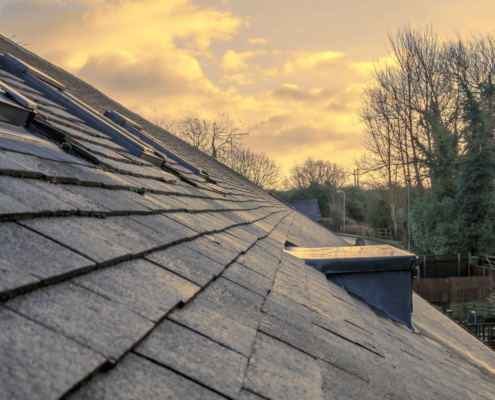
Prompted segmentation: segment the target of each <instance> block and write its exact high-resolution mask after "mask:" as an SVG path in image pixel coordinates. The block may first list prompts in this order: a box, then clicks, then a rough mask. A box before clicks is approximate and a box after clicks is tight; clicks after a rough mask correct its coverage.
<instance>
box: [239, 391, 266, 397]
mask: <svg viewBox="0 0 495 400" xmlns="http://www.w3.org/2000/svg"><path fill="white" fill-rule="evenodd" d="M263 399H266V397H260V396H258V395H257V394H254V393H252V392H249V391H247V390H245V389H243V390H241V394H240V395H239V400H263Z"/></svg>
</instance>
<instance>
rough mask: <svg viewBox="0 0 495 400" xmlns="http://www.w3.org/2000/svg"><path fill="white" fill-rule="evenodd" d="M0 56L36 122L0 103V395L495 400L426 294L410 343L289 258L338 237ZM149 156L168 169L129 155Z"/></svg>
mask: <svg viewBox="0 0 495 400" xmlns="http://www.w3.org/2000/svg"><path fill="white" fill-rule="evenodd" d="M0 51H1V52H2V53H4V54H5V53H6V54H8V55H9V56H7V55H5V56H3V57H0V84H2V85H8V86H9V87H11V88H12V89H13V90H15V91H16V92H17V93H18V94H19V95H20V96H22V97H25V99H27V100H29V101H30V102H33V103H34V104H35V105H36V108H35V109H34V108H28V107H27V105H28V103H27V101H26V102H25V103H22V102H21V103H19V102H17V101H16V100H15V96H13V95H10V97H4V96H7V94H6V93H7V91H5V90H3V92H0V97H1V99H3V100H5V104H8V105H12V106H14V107H21V111H22V113H24V114H23V115H28V114H29V113H30V112H31V113H32V114H34V111H36V114H34V119H33V120H32V122H31V123H30V124H28V123H27V120H24V119H22V118H19V119H15V120H14V119H9V118H8V117H6V112H7V111H6V110H8V107H6V108H1V107H0V119H2V118H3V119H2V120H1V121H0V321H1V324H0V399H30V400H32V399H70V400H83V399H84V400H86V399H103V400H109V399H119V400H120V399H212V400H213V399H232V400H234V399H239V400H259V399H265V400H266V399H274V400H275V399H281V400H282V399H284V400H286V399H289V400H291V399H294V400H296V399H297V400H300V399H339V398H345V399H348V398H359V399H361V398H373V399H386V398H393V399H473V400H474V399H492V398H493V394H492V393H493V388H494V385H495V370H494V367H493V366H494V365H495V357H494V354H495V353H494V352H493V351H492V350H491V349H490V348H488V347H487V346H486V345H484V344H483V343H482V342H481V341H479V340H478V339H477V338H475V337H474V336H473V335H471V334H470V333H469V332H467V331H465V330H464V329H463V328H461V327H460V326H459V325H457V324H456V323H455V322H454V321H452V320H451V319H450V318H448V317H447V316H446V315H443V314H442V313H440V312H439V311H437V310H436V309H435V308H434V307H432V306H431V305H429V304H428V303H426V302H425V301H424V300H423V299H421V298H420V297H419V296H417V295H415V294H413V303H414V311H413V313H412V324H413V325H414V328H415V331H413V330H412V329H410V328H408V327H407V326H406V325H405V324H403V323H398V322H397V320H395V321H394V320H393V319H392V318H390V317H389V316H388V315H387V314H386V312H384V311H383V310H382V309H380V308H379V307H377V306H374V305H372V304H369V302H365V301H363V297H362V296H357V295H355V294H353V293H352V292H351V291H350V290H347V287H342V284H339V283H336V281H329V280H327V278H326V276H325V274H324V273H322V272H320V271H318V270H317V269H315V268H314V267H313V266H311V265H308V263H306V262H305V261H303V260H302V259H300V258H297V257H294V256H293V255H291V254H289V252H287V251H284V244H285V243H286V242H290V243H292V244H294V246H297V247H299V248H327V249H328V248H335V247H339V248H342V247H346V245H347V243H346V242H345V241H344V240H342V239H341V238H340V237H338V236H336V235H335V234H333V233H332V232H331V231H329V230H327V229H326V228H324V227H323V226H321V225H319V224H317V223H315V222H313V221H311V220H310V219H309V218H306V217H305V216H303V215H302V214H300V213H299V212H297V211H296V210H294V209H293V208H291V207H289V206H287V205H286V204H284V203H283V202H280V201H279V200H277V199H276V198H274V197H272V196H270V195H269V194H268V193H266V192H265V191H263V190H261V189H260V188H258V187H256V186H255V185H253V184H252V183H251V182H249V181H247V180H246V179H244V178H242V177H241V176H239V175H238V174H236V173H235V172H234V171H232V170H230V169H229V168H228V167H226V166H225V165H223V164H221V163H219V162H217V161H216V160H213V159H212V158H210V157H208V156H207V155H205V154H203V153H201V152H200V151H199V150H197V149H195V148H193V147H192V146H189V145H188V144H187V143H185V142H183V141H181V140H180V139H179V138H177V137H176V136H174V135H172V134H170V133H169V132H167V131H165V130H163V129H161V128H159V127H157V126H155V125H153V124H152V123H150V122H149V121H147V120H146V119H144V118H142V117H140V116H139V115H137V114H135V113H133V112H132V111H130V110H128V109H126V108H125V107H123V106H122V105H120V104H119V103H117V102H115V101H114V100H112V99H110V98H108V97H107V96H105V95H104V94H103V93H101V92H100V91H98V90H97V89H95V88H94V87H92V86H90V85H89V84H87V83H86V82H84V81H82V80H80V79H78V78H77V77H75V76H73V75H71V74H69V73H67V72H65V71H64V70H62V69H60V68H58V67H56V66H54V65H52V64H50V63H49V62H47V61H46V60H44V59H42V58H40V57H38V56H37V55H35V54H33V53H31V52H29V51H28V50H26V49H24V48H22V47H20V46H18V45H16V44H15V43H13V42H12V41H10V40H9V39H7V38H4V37H3V36H1V35H0ZM19 99H21V98H19ZM21 100H22V99H21ZM21 100H19V101H21ZM107 110H112V111H113V112H115V113H117V114H118V115H120V116H121V117H122V118H124V119H125V120H126V121H128V122H127V123H128V125H129V126H130V127H132V128H133V129H136V130H139V131H140V132H146V134H147V135H149V137H150V138H151V139H153V140H156V142H153V143H155V144H157V145H160V143H161V144H163V146H164V148H166V149H169V150H170V151H171V152H173V153H174V154H176V155H177V156H179V157H180V158H181V159H182V160H184V162H185V163H187V164H188V165H191V166H195V167H196V168H198V169H200V170H201V171H207V172H208V175H209V177H210V179H211V180H212V181H213V180H214V181H215V183H212V182H211V181H208V179H206V177H205V176H203V175H202V174H198V175H196V174H195V173H194V172H193V171H192V170H191V169H188V168H187V167H186V166H184V164H182V165H181V164H179V162H178V161H174V159H172V157H171V156H169V155H168V154H165V153H163V152H162V151H161V150H160V149H157V148H156V147H154V145H153V144H150V143H147V142H146V141H145V140H144V139H141V138H140V137H139V136H136V132H134V131H132V129H130V128H128V127H123V126H122V125H119V124H117V123H115V122H114V121H112V120H110V119H109V118H107V117H105V116H104V113H105V111H107ZM5 120H7V121H5ZM23 121H26V123H25V122H23ZM130 121H132V122H133V124H131V123H130ZM14 122H15V123H14ZM138 127H140V128H141V129H138ZM127 129H129V130H127ZM157 152H158V153H162V155H163V156H164V158H163V160H164V166H163V167H161V165H160V167H159V166H157V165H156V164H157V163H155V161H154V159H152V158H151V157H150V158H143V157H141V155H142V154H143V153H149V154H154V155H156V153H157ZM351 249H354V247H347V248H346V249H344V250H339V251H354V250H351ZM328 251H330V250H328ZM394 251H395V250H394ZM368 259H369V257H364V258H362V261H359V260H357V261H356V265H357V266H358V267H359V268H361V267H362V266H363V265H365V263H366V262H367V260H368ZM362 263H363V264H362ZM406 272H407V271H406ZM409 273H410V272H409ZM344 286H345V285H344ZM363 287H366V285H364V286H363ZM375 290H376V291H377V293H378V294H379V293H380V291H381V289H380V288H379V287H378V286H376V287H375Z"/></svg>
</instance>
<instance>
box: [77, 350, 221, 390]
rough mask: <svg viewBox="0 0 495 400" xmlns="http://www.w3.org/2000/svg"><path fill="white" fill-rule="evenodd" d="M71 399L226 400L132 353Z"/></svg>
mask: <svg viewBox="0 0 495 400" xmlns="http://www.w3.org/2000/svg"><path fill="white" fill-rule="evenodd" d="M70 399H71V400H93V399H99V400H114V399H120V400H136V399H149V400H161V399H167V400H168V399H170V400H172V399H190V400H222V399H224V397H223V396H220V395H218V394H216V393H215V392H212V391H210V390H208V389H206V388H205V387H203V386H201V385H198V384H197V383H195V382H193V381H191V380H189V379H187V378H185V377H183V376H181V375H179V374H177V373H176V372H174V371H171V370H170V369H167V368H164V367H161V366H160V365H158V364H156V363H154V362H151V361H149V360H146V359H145V358H143V357H140V356H138V355H136V354H133V353H131V354H129V355H127V356H126V357H124V359H123V360H122V361H121V362H119V363H118V365H117V366H116V367H115V368H114V369H112V370H111V371H110V372H108V373H106V374H105V375H102V376H100V377H96V378H94V379H92V380H91V381H90V382H89V383H88V384H87V385H85V386H83V387H82V388H81V389H80V390H79V391H78V392H76V393H75V394H74V395H73V396H71V397H70Z"/></svg>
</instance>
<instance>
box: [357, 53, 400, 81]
mask: <svg viewBox="0 0 495 400" xmlns="http://www.w3.org/2000/svg"><path fill="white" fill-rule="evenodd" d="M393 62H394V59H393V54H390V55H388V56H385V57H381V58H379V59H378V60H377V61H364V62H357V63H352V64H351V65H349V69H351V70H354V71H356V72H357V73H358V74H360V75H363V76H364V77H366V78H369V77H371V75H372V74H373V71H374V70H375V69H378V70H380V69H382V68H384V67H385V66H387V65H390V64H392V63H393Z"/></svg>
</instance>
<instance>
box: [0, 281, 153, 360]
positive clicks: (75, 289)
mask: <svg viewBox="0 0 495 400" xmlns="http://www.w3.org/2000/svg"><path fill="white" fill-rule="evenodd" d="M5 306H6V307H8V308H10V309H11V310H14V311H16V312H18V313H19V314H22V315H25V316H26V317H28V318H30V319H32V320H34V321H37V322H39V323H40V324H42V325H44V326H46V327H47V328H50V329H52V330H54V331H56V332H59V333H62V334H64V335H65V336H67V337H68V338H70V339H72V340H74V341H76V342H78V343H80V344H82V345H83V346H86V347H89V348H91V349H93V350H94V351H96V352H98V353H100V354H102V355H104V356H105V357H106V358H107V359H109V360H110V361H112V362H113V361H115V360H117V359H118V358H120V357H121V356H122V355H123V354H124V353H125V352H126V351H128V350H129V349H130V348H131V347H132V346H133V345H134V343H135V342H136V341H138V340H139V339H140V338H141V337H143V336H144V335H145V334H146V333H147V332H148V331H149V330H150V329H151V328H152V327H153V323H152V322H150V321H148V320H147V319H145V318H142V317H140V316H138V315H137V314H135V313H133V312H132V311H129V310H127V309H126V308H125V307H123V306H121V305H119V304H117V303H115V302H113V301H110V300H108V299H106V298H104V297H102V296H100V295H97V294H94V293H92V292H90V291H89V290H86V289H83V288H81V287H79V286H77V285H74V284H73V283H69V282H65V283H61V284H58V285H54V286H50V287H48V288H43V289H39V290H36V291H34V292H32V293H29V294H26V295H22V296H18V297H16V298H15V299H12V300H10V301H8V302H7V303H5Z"/></svg>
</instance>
